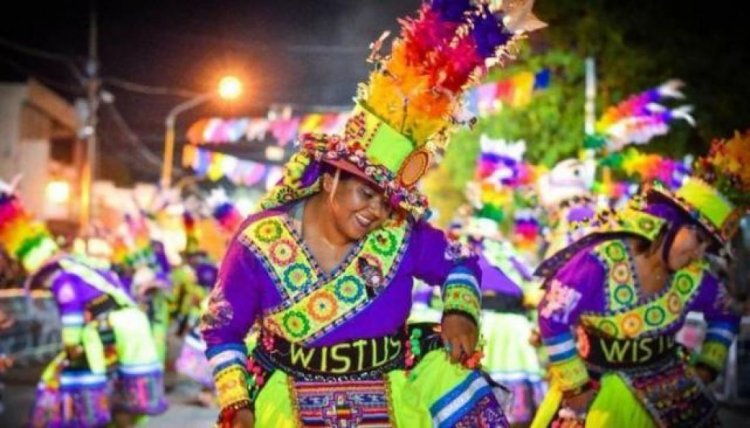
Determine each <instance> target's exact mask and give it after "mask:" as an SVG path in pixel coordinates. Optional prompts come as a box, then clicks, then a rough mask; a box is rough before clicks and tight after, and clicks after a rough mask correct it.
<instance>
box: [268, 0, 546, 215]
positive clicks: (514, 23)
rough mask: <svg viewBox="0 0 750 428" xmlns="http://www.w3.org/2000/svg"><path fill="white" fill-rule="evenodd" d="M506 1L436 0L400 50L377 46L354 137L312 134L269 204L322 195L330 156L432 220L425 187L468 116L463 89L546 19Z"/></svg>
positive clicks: (350, 126)
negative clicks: (421, 185)
mask: <svg viewBox="0 0 750 428" xmlns="http://www.w3.org/2000/svg"><path fill="white" fill-rule="evenodd" d="M497 3H498V2H490V1H487V0H485V1H479V0H474V1H470V0H433V1H431V2H427V3H425V4H423V6H422V8H421V9H420V10H419V13H418V15H417V16H416V17H415V18H405V19H402V20H400V21H399V23H400V24H401V34H400V36H399V37H398V38H397V39H396V40H394V42H393V44H392V49H391V53H390V55H386V56H381V55H380V53H379V50H380V48H381V47H382V46H383V44H384V42H385V37H381V38H380V39H379V40H378V41H377V42H375V43H374V44H373V51H372V54H371V55H370V58H369V59H370V61H372V62H374V63H375V64H376V67H375V70H374V71H373V72H372V73H371V74H370V77H369V79H368V82H367V83H366V84H361V85H360V87H359V89H358V93H357V98H356V106H355V108H354V111H353V113H352V116H351V118H350V119H349V120H348V122H347V125H346V128H345V131H344V135H342V136H332V135H320V134H317V135H316V134H309V135H306V136H304V137H303V139H302V141H301V146H302V147H301V151H300V152H299V153H298V154H297V155H296V156H294V157H293V158H292V159H291V160H290V162H289V163H288V165H287V167H286V168H285V172H284V176H283V178H282V182H281V183H280V185H278V186H277V187H276V188H274V189H272V190H271V192H270V194H269V195H268V196H267V198H265V199H264V201H262V203H261V207H262V208H271V207H275V206H278V205H281V204H284V203H287V202H290V201H292V200H295V199H299V198H302V197H305V196H307V195H309V194H312V193H314V192H316V191H317V190H318V186H319V177H320V172H321V162H326V163H328V164H332V165H335V166H336V167H338V168H341V169H345V170H347V171H349V172H351V173H354V174H357V175H359V176H361V177H363V178H365V179H367V180H369V181H371V182H373V183H374V184H375V185H377V186H378V187H379V188H381V189H383V191H384V192H385V194H386V196H387V197H388V198H389V199H390V202H391V204H392V205H393V206H394V207H397V208H401V209H404V210H406V211H407V212H409V213H410V214H411V215H412V216H413V217H415V218H420V217H422V216H423V215H424V214H425V212H426V211H427V200H426V198H425V197H424V195H422V194H421V193H420V192H419V191H417V189H416V184H417V182H418V181H419V179H420V178H421V177H422V176H423V175H424V174H425V173H426V172H427V170H428V168H429V167H430V165H431V163H432V161H433V156H432V154H433V153H434V152H435V151H436V150H439V149H442V148H444V147H445V145H446V144H447V143H448V139H449V134H450V131H451V130H452V129H453V128H454V127H455V126H456V125H458V124H459V123H460V120H458V119H457V118H458V117H459V113H460V112H461V100H462V98H463V93H464V92H465V91H466V90H467V89H468V88H469V87H471V86H472V85H475V84H476V83H477V82H479V80H480V79H481V78H482V77H483V76H484V75H486V73H487V71H488V69H489V68H490V67H492V66H494V65H497V64H500V63H502V62H503V61H504V60H505V59H506V58H509V57H510V50H511V49H512V48H513V46H514V45H515V42H516V41H517V40H519V39H520V38H521V37H522V36H523V34H524V33H525V32H527V31H533V30H535V29H538V28H541V27H543V26H544V25H545V24H543V23H541V22H540V21H539V20H537V19H536V18H535V17H534V15H533V14H532V12H531V7H532V5H533V0H526V1H516V2H502V4H497ZM506 3H510V4H506Z"/></svg>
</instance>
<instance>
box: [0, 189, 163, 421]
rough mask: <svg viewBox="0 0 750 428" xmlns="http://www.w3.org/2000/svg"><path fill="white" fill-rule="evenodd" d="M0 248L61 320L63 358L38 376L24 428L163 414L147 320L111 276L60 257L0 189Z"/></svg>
mask: <svg viewBox="0 0 750 428" xmlns="http://www.w3.org/2000/svg"><path fill="white" fill-rule="evenodd" d="M0 242H2V244H3V246H5V249H6V250H7V251H8V253H9V254H11V255H12V256H13V257H16V258H17V259H18V260H19V261H20V262H21V264H22V265H23V267H24V268H25V269H26V271H27V272H29V274H30V275H29V277H28V279H27V282H26V285H27V289H31V288H46V289H49V290H50V291H51V292H52V296H53V298H54V299H55V301H56V302H57V305H58V307H59V309H60V316H61V319H62V326H63V327H62V343H63V346H64V351H63V352H61V353H60V354H59V355H58V356H57V357H56V358H55V359H54V360H53V361H52V362H51V363H50V364H49V365H48V366H47V368H46V369H45V371H44V373H43V374H42V379H41V381H40V383H39V385H38V387H37V396H36V402H35V404H34V407H33V408H32V414H31V417H30V421H31V422H30V425H31V426H34V427H49V426H86V427H103V426H106V425H107V424H109V423H114V424H115V425H116V426H123V427H124V426H132V424H133V423H134V421H135V419H136V417H138V416H140V415H154V414H159V413H161V412H163V411H164V410H165V409H166V405H167V404H166V401H165V399H164V384H163V381H164V379H163V370H162V368H161V365H160V364H159V361H158V358H157V353H156V346H155V344H154V341H153V338H152V337H151V335H150V334H149V330H150V326H149V323H148V320H147V318H146V316H145V314H144V313H143V312H141V311H140V310H139V309H138V308H137V306H136V305H135V303H134V302H133V300H132V299H131V298H130V297H129V296H128V294H127V293H126V292H125V290H124V289H123V288H122V285H121V284H120V282H119V280H118V279H117V276H116V275H115V274H113V273H112V272H109V271H103V270H100V269H98V268H96V267H94V266H93V265H92V264H90V263H87V262H86V260H84V259H82V258H80V257H73V256H71V255H68V254H66V253H64V252H62V251H61V250H60V249H59V248H58V247H57V244H56V243H55V242H54V240H53V239H52V237H51V236H50V234H49V232H48V231H47V229H46V227H45V226H44V225H43V224H42V223H41V222H39V221H36V220H34V219H33V218H31V217H30V216H29V214H28V213H27V212H26V211H25V209H24V207H23V205H22V204H21V201H20V199H19V198H18V196H17V195H16V194H15V189H14V188H13V187H12V186H8V185H6V184H4V183H0Z"/></svg>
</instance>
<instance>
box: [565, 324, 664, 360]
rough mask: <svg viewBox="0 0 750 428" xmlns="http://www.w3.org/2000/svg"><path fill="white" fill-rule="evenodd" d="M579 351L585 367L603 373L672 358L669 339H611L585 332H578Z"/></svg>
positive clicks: (660, 337) (662, 337) (586, 330)
mask: <svg viewBox="0 0 750 428" xmlns="http://www.w3.org/2000/svg"><path fill="white" fill-rule="evenodd" d="M578 341H579V350H580V352H581V355H582V356H583V358H584V360H586V363H587V364H589V365H591V366H594V368H601V369H604V370H627V369H630V368H641V367H644V366H649V365H652V364H655V363H657V362H660V361H662V360H664V359H665V358H669V357H674V356H675V350H676V349H677V346H678V345H677V343H676V342H675V339H674V337H673V336H657V337H644V338H637V339H615V338H612V337H607V336H603V335H601V334H598V333H597V332H594V331H591V330H589V329H580V330H579V335H578Z"/></svg>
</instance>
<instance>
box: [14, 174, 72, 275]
mask: <svg viewBox="0 0 750 428" xmlns="http://www.w3.org/2000/svg"><path fill="white" fill-rule="evenodd" d="M17 182H18V179H16V180H14V181H13V183H11V184H8V183H5V182H4V181H1V180H0V245H2V246H3V247H4V248H5V250H6V251H7V252H8V254H9V255H10V256H11V257H13V258H14V259H16V260H17V261H18V262H20V263H21V265H23V267H24V269H26V271H27V272H28V273H33V272H34V271H36V270H37V269H38V268H40V267H41V266H42V265H43V264H44V263H45V262H47V261H48V260H49V259H50V258H51V257H52V256H54V255H55V254H56V253H57V252H58V251H60V248H59V247H58V245H57V243H56V242H55V240H54V239H53V238H52V235H51V234H50V233H49V230H47V227H46V226H45V225H44V223H43V222H41V221H39V220H37V219H35V218H34V217H33V216H32V215H31V214H30V213H29V212H27V211H26V209H25V208H24V206H23V203H22V202H21V200H20V199H19V198H18V195H17V194H16V184H17Z"/></svg>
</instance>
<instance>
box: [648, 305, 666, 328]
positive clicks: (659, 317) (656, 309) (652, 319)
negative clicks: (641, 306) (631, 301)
mask: <svg viewBox="0 0 750 428" xmlns="http://www.w3.org/2000/svg"><path fill="white" fill-rule="evenodd" d="M666 316H667V313H666V311H665V310H664V308H662V307H661V306H652V307H650V308H648V309H646V324H648V325H649V326H652V327H656V326H659V325H661V323H663V322H664V318H665V317H666Z"/></svg>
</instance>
